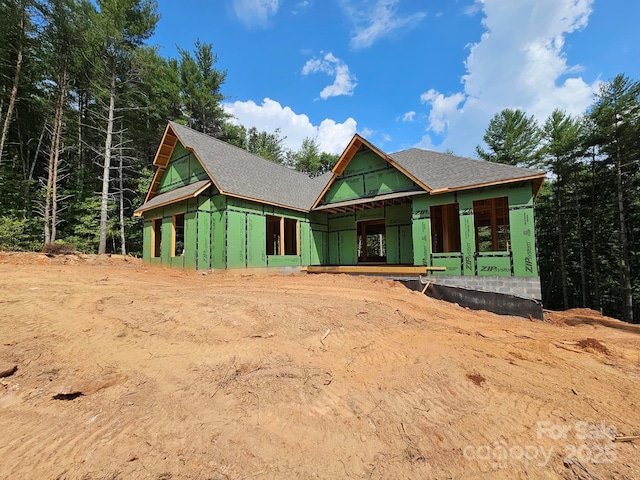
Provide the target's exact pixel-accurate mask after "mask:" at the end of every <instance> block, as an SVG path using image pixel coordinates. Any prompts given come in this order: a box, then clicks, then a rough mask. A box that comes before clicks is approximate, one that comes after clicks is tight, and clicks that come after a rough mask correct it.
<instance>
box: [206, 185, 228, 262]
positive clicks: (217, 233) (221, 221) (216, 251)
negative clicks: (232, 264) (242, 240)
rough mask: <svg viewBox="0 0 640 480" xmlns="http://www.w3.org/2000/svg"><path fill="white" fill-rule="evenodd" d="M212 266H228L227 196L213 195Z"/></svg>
mask: <svg viewBox="0 0 640 480" xmlns="http://www.w3.org/2000/svg"><path fill="white" fill-rule="evenodd" d="M210 216H211V231H210V232H209V235H210V237H211V268H214V269H224V268H227V246H226V238H227V197H225V196H223V195H220V194H218V195H214V196H213V197H211V214H210Z"/></svg>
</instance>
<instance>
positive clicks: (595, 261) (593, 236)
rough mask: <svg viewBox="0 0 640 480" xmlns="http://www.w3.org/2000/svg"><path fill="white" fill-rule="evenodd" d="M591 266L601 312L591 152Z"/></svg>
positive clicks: (593, 166)
mask: <svg viewBox="0 0 640 480" xmlns="http://www.w3.org/2000/svg"><path fill="white" fill-rule="evenodd" d="M591 243H592V245H593V246H592V249H591V264H592V269H593V297H594V301H595V307H596V310H598V311H599V312H600V311H601V310H602V307H601V305H600V280H599V279H598V270H599V269H598V251H597V248H596V247H597V245H598V243H597V232H596V152H595V149H594V150H593V157H592V159H591Z"/></svg>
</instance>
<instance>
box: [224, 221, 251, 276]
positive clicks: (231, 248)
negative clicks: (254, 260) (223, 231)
mask: <svg viewBox="0 0 640 480" xmlns="http://www.w3.org/2000/svg"><path fill="white" fill-rule="evenodd" d="M246 229H247V216H246V214H245V213H241V212H235V211H227V268H244V267H246V266H247V233H246Z"/></svg>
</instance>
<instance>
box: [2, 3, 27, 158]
mask: <svg viewBox="0 0 640 480" xmlns="http://www.w3.org/2000/svg"><path fill="white" fill-rule="evenodd" d="M25 15H26V11H25V8H24V6H23V8H22V15H20V41H19V42H18V54H17V59H16V72H15V75H14V76H13V86H12V87H11V96H10V97H9V105H8V106H7V113H6V114H5V117H4V124H3V126H2V135H0V165H2V154H3V153H4V145H5V143H6V141H7V136H8V135H9V126H10V125H11V119H12V118H13V108H14V106H15V104H16V98H18V85H19V84H20V72H21V70H22V49H23V44H24V42H23V38H24V23H25V18H24V17H25Z"/></svg>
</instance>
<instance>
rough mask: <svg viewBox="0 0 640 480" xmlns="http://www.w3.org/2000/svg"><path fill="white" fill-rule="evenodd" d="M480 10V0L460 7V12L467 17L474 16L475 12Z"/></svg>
mask: <svg viewBox="0 0 640 480" xmlns="http://www.w3.org/2000/svg"><path fill="white" fill-rule="evenodd" d="M481 10H482V0H475V1H474V2H473V3H472V4H471V5H468V6H466V7H464V8H463V9H462V13H464V14H465V15H467V16H468V17H473V16H475V14H476V13H478V12H480V11H481Z"/></svg>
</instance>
